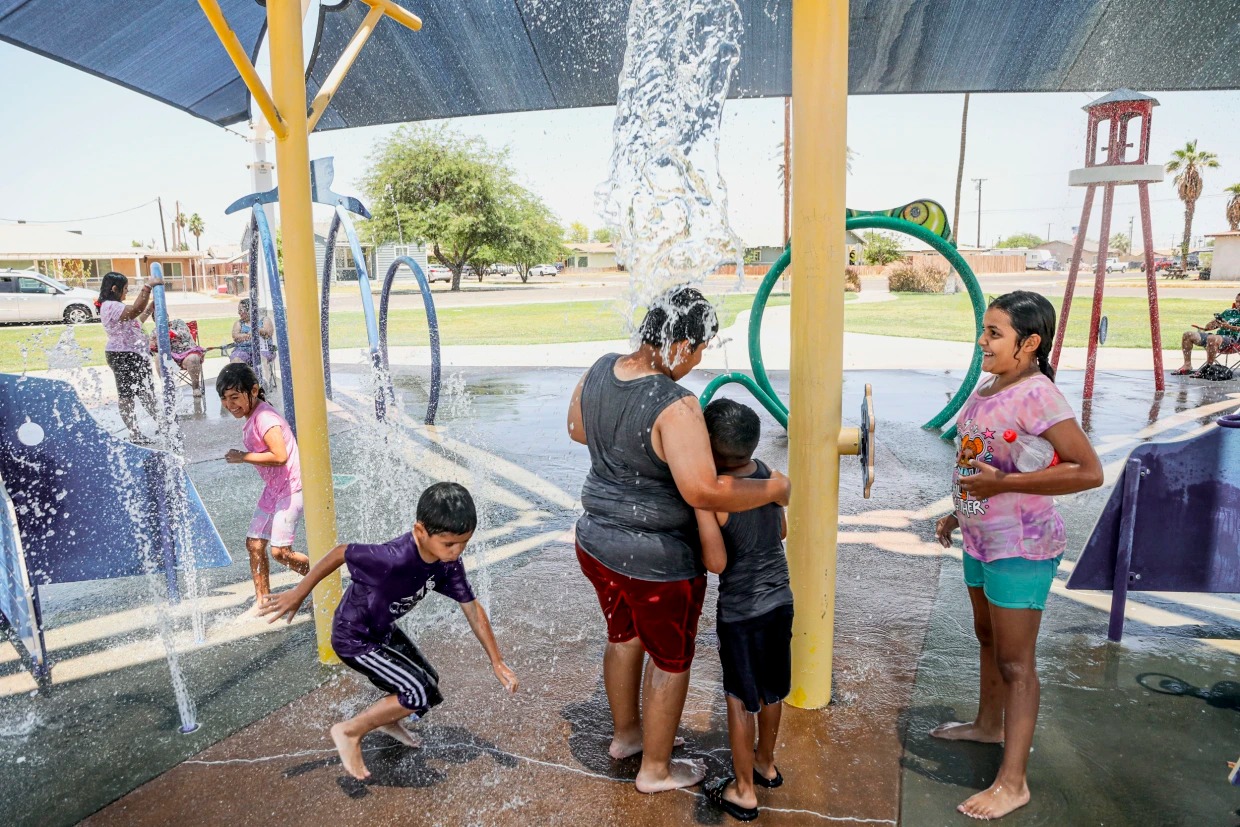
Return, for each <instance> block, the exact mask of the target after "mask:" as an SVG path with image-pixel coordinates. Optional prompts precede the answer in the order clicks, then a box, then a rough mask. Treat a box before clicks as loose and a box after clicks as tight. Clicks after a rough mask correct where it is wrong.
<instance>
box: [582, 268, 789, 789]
mask: <svg viewBox="0 0 1240 827" xmlns="http://www.w3.org/2000/svg"><path fill="white" fill-rule="evenodd" d="M717 330H718V322H717V320H716V317H715V311H714V308H713V307H712V306H711V304H710V302H709V301H707V300H706V298H705V297H704V296H703V295H702V294H701V293H700V292H699V291H697V290H695V289H693V288H690V287H676V288H672V289H671V290H669V291H667V292H666V293H664V294H663V295H661V296H659V297H658V298H657V299H656V300H655V301H654V302H653V303H652V305H651V307H650V308H649V311H648V312H647V314H646V317H645V319H643V321H642V324H641V328H640V330H639V336H640V338H641V346H640V347H639V348H638V349H637V350H636V351H634V352H633V353H629V354H627V355H623V356H621V355H618V354H610V355H608V356H604V357H603V358H602V359H600V360H598V361H597V362H595V364H594V366H593V367H591V368H590V369H589V370H588V371H586V374H585V375H584V376H582V378H581V381H580V382H579V383H578V384H577V389H576V391H574V393H573V398H572V402H571V403H570V404H569V410H568V434H569V437H570V438H571V439H573V440H574V441H575V442H579V443H581V444H583V445H585V446H587V447H588V448H589V450H590V471H589V473H588V474H587V475H586V480H585V484H584V485H583V486H582V491H581V504H582V508H583V510H584V512H585V513H584V514H582V516H581V519H580V520H579V521H578V523H577V559H578V562H579V563H580V565H581V570H582V572H583V573H584V574H585V575H586V578H587V579H588V580H589V581H590V583H591V585H593V587H594V589H595V592H596V593H597V595H598V599H599V605H600V607H601V608H602V610H603V615H604V618H605V620H606V622H607V640H608V643H607V649H606V652H605V654H604V656H603V682H604V684H605V685H606V688H607V699H608V703H609V705H610V706H611V714H612V723H613V725H614V734H613V738H612V742H611V748H610V753H611V755H612V757H613V758H617V759H618V758H625V757H628V756H630V755H636V754H637V753H639V752H640V753H642V764H641V769H640V771H639V772H638V774H637V779H636V786H637V789H638V790H639V791H641V792H645V793H655V792H662V791H664V790H672V789H676V788H678V787H688V786H692V785H694V784H697V783H698V782H699V781H701V780H702V777H703V775H704V768H703V767H702V766H701V764H700V763H699V762H697V761H680V760H678V761H672V760H671V754H672V748H673V746H674V745H675V736H676V728H677V726H678V725H679V723H680V714H681V711H682V710H683V708H684V702H685V693H686V692H687V690H688V687H689V667H690V665H691V664H692V661H693V654H694V641H695V638H696V636H697V622H698V617H699V616H700V615H701V612H702V601H703V599H704V597H705V593H706V578H705V576H704V574H703V569H702V565H701V553H700V548H699V544H698V538H697V523H696V518H695V515H694V509H695V508H701V509H704V510H711V511H747V510H749V509H752V508H757V507H759V506H762V505H766V504H767V503H772V502H777V503H780V504H781V505H786V504H787V502H788V495H789V484H788V479H787V477H784V476H783V475H782V474H779V473H778V472H775V473H773V475H772V477H771V478H770V479H765V480H758V479H739V478H736V477H727V476H723V477H721V476H718V475H717V474H716V472H715V465H714V461H713V459H712V457H711V452H710V438H709V436H708V435H707V433H706V424H705V420H704V419H703V418H702V410H701V407H700V406H699V405H698V402H697V399H696V398H695V397H694V396H693V394H692V393H690V392H689V391H687V390H685V389H684V388H682V387H680V386H679V385H678V384H676V383H677V382H678V381H679V380H680V379H681V378H683V377H684V376H685V375H686V374H688V373H689V371H691V370H692V369H693V368H694V367H696V366H697V365H698V363H699V362H701V361H702V355H703V351H704V350H705V349H706V345H707V344H708V343H709V342H710V340H711V339H712V338H714V336H715V333H716V332H717ZM647 654H649V655H650V663H649V665H648V666H645V677H644V688H643V675H642V673H643V666H644V665H645V656H646V655H647ZM639 704H640V705H639ZM643 718H644V721H643ZM643 723H644V726H643Z"/></svg>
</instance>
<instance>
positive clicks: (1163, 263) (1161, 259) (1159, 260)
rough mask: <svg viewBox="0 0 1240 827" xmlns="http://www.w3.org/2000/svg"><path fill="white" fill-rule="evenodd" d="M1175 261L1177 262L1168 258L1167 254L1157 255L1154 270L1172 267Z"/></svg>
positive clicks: (1143, 266) (1143, 265)
mask: <svg viewBox="0 0 1240 827" xmlns="http://www.w3.org/2000/svg"><path fill="white" fill-rule="evenodd" d="M1174 263H1175V262H1174V261H1172V260H1171V259H1169V258H1167V257H1166V256H1155V257H1154V272H1155V273H1157V272H1158V271H1159V270H1166V269H1167V268H1168V267H1170V266H1171V265H1172V264H1174ZM1141 272H1142V273H1144V272H1145V261H1144V260H1142V261H1141Z"/></svg>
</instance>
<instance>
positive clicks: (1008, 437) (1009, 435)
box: [1003, 429, 1016, 442]
mask: <svg viewBox="0 0 1240 827" xmlns="http://www.w3.org/2000/svg"><path fill="white" fill-rule="evenodd" d="M1003 441H1004V442H1015V441H1016V432H1015V431H1013V430H1010V429H1009V430H1006V431H1004V432H1003Z"/></svg>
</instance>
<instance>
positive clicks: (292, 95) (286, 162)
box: [267, 0, 340, 663]
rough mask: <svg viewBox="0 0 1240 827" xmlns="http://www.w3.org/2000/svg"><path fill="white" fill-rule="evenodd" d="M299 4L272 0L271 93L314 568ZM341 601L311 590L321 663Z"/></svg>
mask: <svg viewBox="0 0 1240 827" xmlns="http://www.w3.org/2000/svg"><path fill="white" fill-rule="evenodd" d="M301 21H302V14H301V0H267V29H268V32H269V33H270V35H269V36H270V38H271V40H270V44H271V91H272V97H273V98H274V99H275V104H276V107H277V109H278V110H279V111H280V112H281V113H282V114H283V116H284V122H285V124H286V125H287V127H288V129H287V131H286V133H285V135H284V137H282V138H281V137H277V138H276V174H277V176H278V178H277V183H278V184H279V187H280V227H281V230H282V232H283V238H284V289H285V291H286V293H287V307H288V339H289V350H290V351H291V353H290V354H289V357H290V361H291V362H292V369H293V401H294V402H295V403H296V405H297V442H298V446H297V447H298V449H299V453H300V454H301V484H302V492H303V496H304V497H305V504H306V540H307V545H308V546H309V554H310V562H311V563H312V564H313V563H316V562H318V561H319V560H320V559H322V558H323V557H324V556H326V555H327V553H328V552H329V551H331V550H332V548H333V546H335V544H336V499H335V494H334V492H333V491H332V463H331V449H330V447H329V446H328V440H327V394H326V393H325V391H324V388H323V361H322V358H321V357H320V355H319V354H320V352H321V349H322V339H321V338H320V334H319V301H318V285H317V284H316V280H315V267H314V225H313V223H312V220H311V214H310V146H309V139H308V134H309V133H308V132H307V130H306V79H305V74H304V71H305V69H304V66H305V64H304V63H303V57H302V48H301ZM339 602H340V573H339V572H335V573H333V574H332V575H331V576H330V577H327V578H325V579H324V580H323V581H322V582H321V583H319V585H318V586H317V587H315V589H314V626H315V631H316V633H317V636H318V644H319V660H321V661H322V662H324V663H330V662H333V661H334V660H335V659H336V655H335V653H334V652H333V651H332V646H331V622H332V614H333V613H334V612H335V611H336V605H337V604H338V603H339Z"/></svg>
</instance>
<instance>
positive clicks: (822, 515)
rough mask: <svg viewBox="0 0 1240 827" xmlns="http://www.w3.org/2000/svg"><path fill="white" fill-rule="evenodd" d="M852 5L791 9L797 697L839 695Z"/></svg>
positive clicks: (813, 703)
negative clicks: (834, 675) (835, 658)
mask: <svg viewBox="0 0 1240 827" xmlns="http://www.w3.org/2000/svg"><path fill="white" fill-rule="evenodd" d="M847 107H848V0H793V4H792V181H793V182H794V186H793V189H792V243H793V255H794V256H795V259H796V273H797V275H796V280H795V282H794V284H793V287H792V354H791V356H792V359H791V364H790V367H791V373H792V381H791V388H790V391H791V393H790V397H791V398H790V405H789V407H790V408H791V414H790V416H789V419H790V421H789V429H788V437H789V450H788V469H789V476H791V477H792V482H793V485H792V503H791V507H790V509H789V514H788V565H789V569H790V573H791V576H792V592H793V595H794V597H795V599H796V619H795V621H794V622H793V627H792V693H791V695H789V698H788V700H789V702H790V703H792V704H793V705H794V706H798V707H801V708H803V709H816V708H818V707H822V706H826V705H827V703H829V702H830V700H831V655H832V647H833V644H834V637H835V551H836V548H835V547H836V534H837V522H838V515H839V489H840V462H839V439H840V404H841V397H842V393H843V388H842V385H843V356H844V263H845V251H844V175H845V168H846V158H845V144H846V139H847V117H846V115H847Z"/></svg>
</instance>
